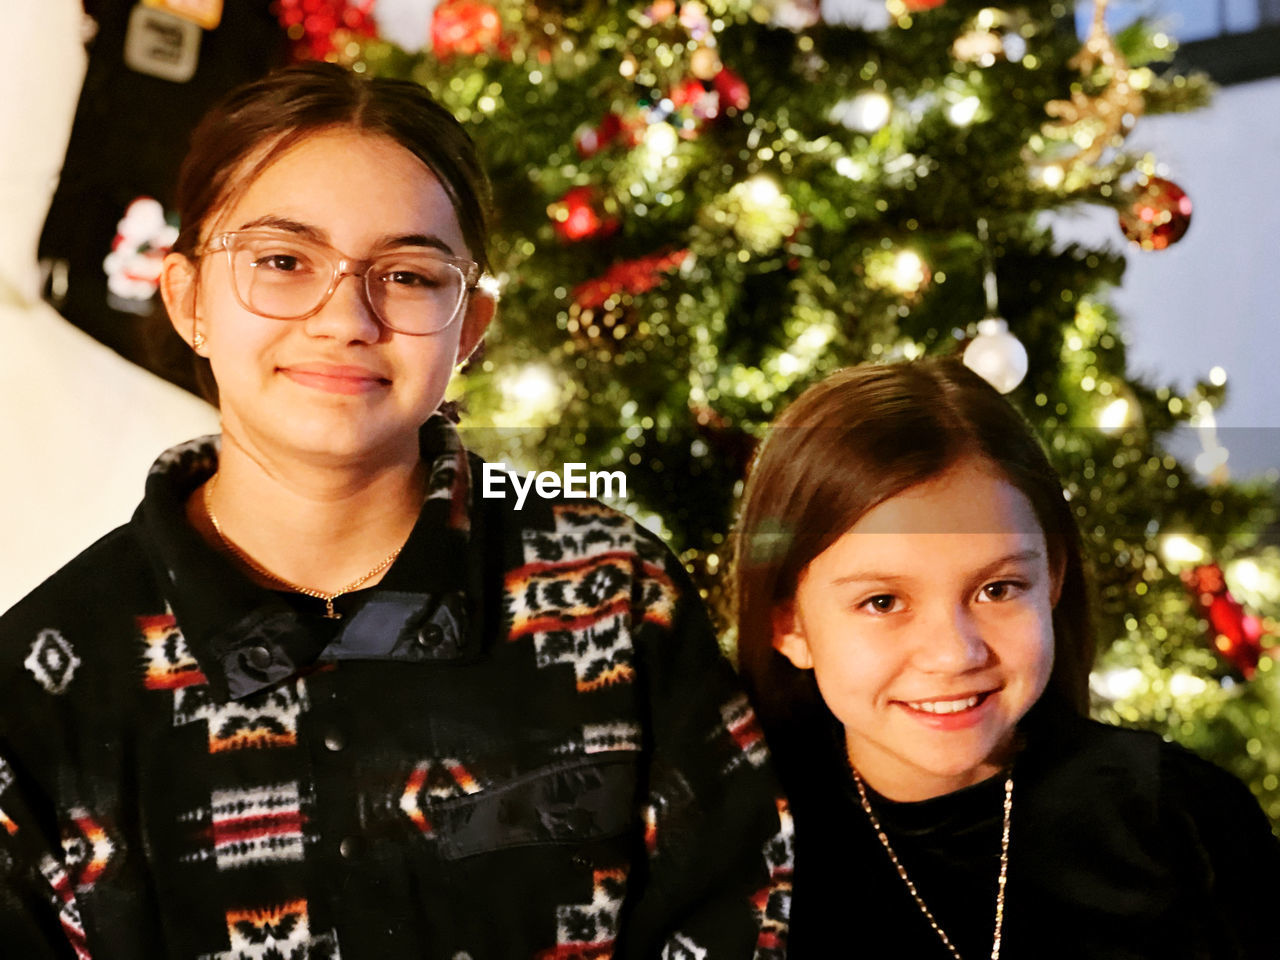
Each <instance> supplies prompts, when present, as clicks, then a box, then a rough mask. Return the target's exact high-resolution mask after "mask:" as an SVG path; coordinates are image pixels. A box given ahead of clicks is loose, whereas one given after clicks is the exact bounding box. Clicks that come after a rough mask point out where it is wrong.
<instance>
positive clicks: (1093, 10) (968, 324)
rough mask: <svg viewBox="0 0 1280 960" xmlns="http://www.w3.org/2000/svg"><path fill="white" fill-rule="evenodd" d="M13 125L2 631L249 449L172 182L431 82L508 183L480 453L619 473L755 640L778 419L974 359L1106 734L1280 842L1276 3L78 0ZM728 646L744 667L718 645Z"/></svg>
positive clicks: (473, 415)
mask: <svg viewBox="0 0 1280 960" xmlns="http://www.w3.org/2000/svg"><path fill="white" fill-rule="evenodd" d="M11 16H16V17H17V22H16V24H14V25H13V27H12V29H11V30H10V40H9V41H8V47H9V49H8V50H7V51H6V56H5V58H4V61H3V67H0V70H3V71H4V72H5V73H4V85H5V91H6V96H5V97H4V98H3V102H0V136H3V144H4V149H3V150H0V196H2V198H3V209H4V211H5V216H4V218H3V220H2V221H0V330H2V331H3V332H4V334H5V335H6V347H5V349H4V350H2V351H0V398H2V399H3V403H4V410H5V411H6V416H5V417H4V418H3V420H2V421H0V443H2V444H3V449H4V450H5V451H6V456H5V457H4V460H3V461H2V462H3V466H0V490H2V491H3V494H4V500H5V503H6V508H5V510H4V511H3V514H0V542H2V543H4V545H5V547H6V550H5V551H4V556H3V558H0V570H2V571H3V576H2V577H0V606H5V605H8V604H9V603H12V602H15V601H16V600H17V599H18V598H19V597H20V596H21V595H22V594H23V593H25V592H26V591H27V590H29V589H30V588H31V587H32V586H34V585H35V584H36V583H38V582H39V581H40V580H41V579H42V578H43V577H44V576H46V575H47V574H48V573H49V572H51V571H52V570H53V569H55V568H56V567H58V566H60V565H61V564H62V563H64V562H65V561H66V560H68V559H70V557H71V556H73V555H74V553H76V552H77V551H78V550H79V549H81V548H82V547H83V546H85V545H87V544H88V542H89V541H91V540H92V539H93V538H94V537H96V536H98V535H101V534H102V533H104V532H106V531H107V530H109V529H110V528H111V527H113V526H115V525H116V524H118V523H120V522H123V521H124V520H126V519H127V518H128V516H129V514H130V512H131V510H132V509H133V507H134V505H135V504H136V502H137V500H138V498H139V497H140V495H141V491H142V482H143V477H144V474H145V472H146V469H147V466H148V465H149V463H150V462H151V460H152V459H153V458H154V457H155V456H156V455H157V454H158V453H159V452H160V451H161V450H162V449H163V448H165V447H166V446H168V445H171V444H173V443H176V442H179V441H182V440H185V439H188V438H189V437H191V436H194V435H197V434H201V433H207V432H212V431H214V430H216V424H217V418H216V412H215V411H214V410H213V409H212V408H211V407H209V406H208V405H207V404H205V403H204V402H203V401H201V400H199V399H198V398H197V397H196V396H195V393H194V391H195V380H194V376H193V371H192V368H191V366H190V363H189V358H188V356H187V354H186V351H185V347H184V345H182V343H181V341H180V340H178V339H177V338H176V336H175V335H174V334H173V333H172V331H171V330H170V329H169V327H168V324H167V321H165V319H164V318H163V315H162V314H161V313H160V312H159V304H158V298H157V297H156V295H155V281H156V277H157V275H158V265H159V261H160V259H161V258H162V257H163V255H164V252H165V250H166V249H167V245H168V244H169V243H171V242H172V239H173V236H174V234H175V231H176V226H177V224H176V221H175V219H174V216H173V213H172V210H171V209H170V204H171V198H172V191H173V180H174V174H175V172H176V167H177V163H178V162H179V160H180V158H181V156H182V153H183V150H184V149H185V144H186V138H187V136H188V134H189V132H190V129H191V127H192V126H193V125H194V123H195V121H196V120H197V119H198V117H199V115H200V114H201V112H202V111H203V110H204V109H205V108H206V107H207V105H208V104H209V103H210V102H212V100H213V99H214V98H216V97H217V96H218V95H220V94H221V93H222V92H224V91H226V90H227V89H230V88H231V87H232V86H234V85H236V84H238V83H240V82H242V81H244V80H248V79H251V78H253V77H255V76H259V75H261V74H262V73H264V72H266V71H267V70H268V69H270V68H271V67H272V66H274V65H277V64H282V63H286V62H290V61H292V60H298V59H307V58H319V59H326V60H332V61H336V62H339V63H342V64H344V65H346V66H349V67H350V68H351V69H353V70H356V71H360V72H363V73H367V74H370V75H378V76H391V77H400V78H407V79H411V80H413V81H415V82H417V83H421V84H423V85H425V86H426V87H427V88H428V89H429V90H431V92H432V93H433V94H434V95H435V96H436V97H437V98H439V99H440V100H441V101H442V102H443V103H445V104H446V105H447V106H448V107H449V108H450V109H451V110H452V111H453V112H454V113H455V114H456V115H457V116H458V117H459V119H460V120H461V121H462V122H463V123H464V124H466V125H467V126H468V127H469V129H470V130H471V132H472V134H473V136H474V137H475V138H476V140H477V143H478V144H479V146H480V149H481V153H482V155H483V156H484V157H485V158H486V160H487V162H488V166H489V170H490V174H491V177H492V179H493V182H494V187H495V207H496V214H497V222H496V236H495V241H494V250H493V261H494V264H495V270H496V272H497V274H498V280H499V281H500V282H501V284H502V286H503V303H502V307H501V322H500V324H499V325H498V327H497V328H496V329H495V330H494V332H493V333H492V335H491V336H490V338H489V341H488V344H487V346H486V350H485V352H484V354H483V356H481V357H478V358H477V359H476V360H475V361H473V363H472V364H471V365H470V366H469V367H468V368H467V369H466V370H465V371H464V372H463V374H462V375H461V376H460V377H459V378H457V381H456V382H455V384H454V387H453V392H452V395H453V396H454V397H455V398H456V399H459V400H460V401H461V404H462V426H463V428H464V430H465V431H466V435H467V436H468V438H469V442H471V443H472V444H473V445H474V446H475V447H476V448H477V449H478V450H480V452H482V453H484V454H486V455H490V456H495V457H501V458H503V459H505V460H507V461H508V462H509V463H513V464H522V465H526V466H533V465H538V466H542V467H546V466H547V465H548V464H553V465H554V464H555V462H556V461H561V462H563V461H566V460H586V461H588V463H589V464H590V465H591V466H592V467H593V468H605V469H624V470H625V471H626V473H627V477H628V484H629V491H628V493H629V496H628V498H627V500H625V501H623V502H620V503H619V504H618V505H619V506H620V507H621V508H623V509H626V510H628V511H629V512H632V513H634V514H635V515H637V516H638V517H640V518H641V519H642V521H643V522H645V523H646V524H648V525H650V526H651V527H652V528H654V529H655V530H658V531H659V532H660V533H662V534H663V535H664V536H665V537H667V538H668V540H669V541H670V542H671V544H672V546H673V547H674V548H675V549H676V550H677V551H678V552H679V553H680V555H681V558H682V559H683V560H684V561H685V563H686V564H687V565H688V567H689V568H690V570H691V571H692V573H693V574H694V575H695V577H696V578H697V580H698V582H699V583H700V585H701V587H702V590H703V593H704V595H705V597H706V599H707V600H708V602H709V603H710V604H711V606H712V608H713V610H715V611H716V612H718V613H720V614H722V613H723V611H724V601H725V597H724V586H723V584H724V571H725V569H726V567H727V566H728V564H729V562H730V558H729V557H728V556H727V555H726V552H725V547H726V535H727V532H728V530H729V527H730V525H731V522H732V516H733V510H734V498H735V496H736V495H737V493H738V492H739V490H740V487H741V481H742V477H743V475H744V472H745V470H746V467H747V464H748V462H749V460H750V456H751V453H752V450H753V448H754V445H755V443H756V442H757V440H758V438H759V436H760V435H761V432H762V430H763V428H764V426H765V425H766V424H767V422H768V421H769V420H770V419H771V418H772V417H773V416H774V415H775V414H776V413H777V412H778V411H779V410H780V409H781V408H782V407H783V406H785V404H786V403H787V402H788V401H789V400H790V399H791V398H793V397H794V396H796V395H797V394H798V393H799V392H801V391H802V390H803V389H804V388H805V387H806V386H807V385H809V384H811V383H812V382H814V381H815V380H817V379H820V378H821V377H822V376H823V375H825V374H826V373H828V372H830V371H831V370H834V369H837V368H839V367H841V366H846V365H848V364H851V363H858V362H863V361H868V360H871V361H885V360H895V359H906V358H913V357H918V356H923V355H934V354H949V353H956V354H962V355H963V356H964V357H965V360H966V362H967V363H969V364H970V365H971V366H972V367H974V368H975V369H977V370H978V371H979V372H980V373H981V374H982V375H983V376H985V377H986V378H987V379H988V380H990V381H991V382H992V383H993V384H994V385H996V386H997V387H998V388H999V389H1001V390H1002V391H1004V392H1005V393H1007V395H1008V396H1009V398H1010V400H1011V401H1012V402H1013V403H1014V404H1015V405H1017V406H1018V407H1019V408H1020V409H1021V410H1022V411H1023V412H1024V414H1025V415H1026V416H1027V417H1028V419H1029V420H1030V421H1031V423H1032V424H1033V425H1034V426H1035V428H1036V429H1037V430H1038V431H1039V433H1040V435H1041V437H1042V439H1043V440H1044V443H1045V445H1046V448H1047V449H1048V450H1049V452H1050V455H1051V456H1052V457H1053V459H1054V461H1055V464H1056V465H1057V466H1058V468H1059V469H1060V471H1061V472H1062V473H1063V476H1064V478H1065V483H1066V487H1067V490H1068V493H1069V495H1070V498H1071V501H1072V503H1073V506H1074V508H1075V510H1076V512H1077V516H1078V519H1079V521H1080V523H1081V527H1082V530H1083V531H1084V533H1085V537H1086V543H1087V548H1088V551H1089V556H1090V560H1091V562H1092V565H1093V567H1094V569H1095V571H1096V572H1097V574H1098V581H1099V588H1098V596H1097V607H1098V613H1099V628H1100V648H1101V650H1102V654H1101V657H1100V660H1099V663H1098V667H1097V670H1096V672H1095V674H1094V678H1093V680H1094V684H1093V689H1094V695H1095V700H1094V708H1095V712H1096V713H1097V715H1098V716H1100V717H1103V718H1105V719H1109V720H1113V721H1121V722H1125V723H1130V724H1135V725H1141V726H1147V727H1151V728H1153V729H1157V730H1159V731H1161V732H1162V733H1164V734H1165V735H1166V736H1168V737H1171V738H1175V739H1178V740H1180V741H1182V742H1184V743H1186V744H1188V745H1190V746H1192V747H1193V748H1195V749H1197V750H1199V751H1201V752H1202V753H1204V754H1205V755H1207V756H1210V757H1211V758H1212V759H1214V760H1216V761H1217V762H1219V763H1221V764H1223V765H1224V766H1227V767H1228V768H1230V769H1232V770H1234V771H1235V772H1236V773H1238V774H1239V775H1240V776H1241V777H1242V778H1244V779H1245V780H1246V781H1247V782H1248V783H1249V784H1250V786H1251V788H1252V789H1253V790H1254V791H1255V793H1257V794H1258V796H1259V797H1260V799H1261V800H1262V801H1263V803H1264V806H1265V807H1266V808H1267V810H1268V812H1269V813H1270V814H1271V816H1272V817H1273V819H1276V820H1277V821H1280V736H1277V735H1276V733H1275V726H1276V723H1277V719H1280V671H1277V670H1276V669H1275V668H1274V667H1273V666H1272V664H1273V656H1272V655H1273V653H1274V651H1275V647H1274V644H1275V642H1276V641H1275V637H1276V635H1277V633H1278V632H1280V625H1277V622H1276V620H1275V619H1274V618H1276V617H1277V616H1280V550H1277V547H1276V541H1277V538H1276V537H1275V535H1274V532H1273V531H1274V523H1275V519H1276V507H1277V501H1276V486H1275V484H1276V478H1277V476H1280V473H1278V469H1280V444H1278V443H1276V441H1275V437H1276V436H1277V433H1276V427H1277V426H1280V412H1277V410H1276V405H1275V404H1274V403H1273V401H1272V393H1273V391H1272V388H1271V383H1272V380H1273V375H1272V369H1273V368H1274V366H1275V365H1276V359H1277V355H1278V354H1280V335H1277V333H1276V330H1277V324H1276V320H1277V310H1278V308H1277V303H1280V272H1277V271H1276V270H1274V269H1273V268H1272V264H1271V260H1272V259H1273V258H1274V255H1275V254H1274V251H1275V250H1276V249H1277V244H1276V242H1275V240H1274V239H1273V238H1272V236H1271V233H1272V231H1273V230H1274V229H1275V228H1274V226H1273V225H1274V224H1275V223H1277V222H1280V187H1277V183H1276V178H1277V174H1278V173H1280V169H1278V168H1277V161H1276V157H1277V156H1278V155H1280V129H1278V127H1277V124H1276V123H1275V119H1276V118H1277V117H1280V0H1112V2H1110V3H1109V4H1108V3H1100V4H1099V3H1094V2H1080V3H1076V4H1073V3H1068V2H1063V0H1024V2H1012V0H1010V2H992V0H984V2H974V0H828V2H823V3H818V2H811V0H687V2H675V0H656V2H641V3H603V2H597V0H559V2H556V0H541V2H537V3H514V2H506V0H494V2H491V3H485V2H480V0H442V2H438V3H437V2H433V0H84V2H83V4H82V3H81V2H80V0H45V2H43V3H41V4H40V5H39V7H38V9H37V6H36V5H34V4H27V5H24V8H23V9H19V10H17V11H11ZM724 643H725V646H726V649H727V650H728V651H729V652H730V653H732V647H733V637H732V635H731V633H730V632H729V631H727V630H726V631H725V633H724Z"/></svg>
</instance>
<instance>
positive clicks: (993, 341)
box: [964, 317, 1027, 393]
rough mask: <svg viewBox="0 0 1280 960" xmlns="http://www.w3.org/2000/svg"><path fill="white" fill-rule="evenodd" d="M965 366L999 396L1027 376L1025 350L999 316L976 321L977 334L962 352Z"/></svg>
mask: <svg viewBox="0 0 1280 960" xmlns="http://www.w3.org/2000/svg"><path fill="white" fill-rule="evenodd" d="M964 365H965V366H966V367H968V368H969V369H970V370H972V371H973V372H974V373H976V374H977V375H978V376H980V377H981V378H982V379H983V380H985V381H987V383H989V384H991V385H992V386H993V387H995V388H996V389H997V390H999V391H1000V392H1001V393H1008V392H1009V391H1010V390H1012V389H1013V388H1014V387H1016V386H1017V385H1018V384H1020V383H1021V382H1022V378H1023V377H1025V376H1026V375H1027V348H1026V347H1024V346H1023V345H1022V342H1021V341H1020V340H1019V339H1018V338H1017V337H1015V336H1014V335H1013V334H1012V333H1010V332H1009V325H1008V324H1007V323H1005V322H1004V321H1003V320H1001V319H1000V318H999V317H988V318H987V319H985V320H979V321H978V335H977V336H976V337H974V338H973V340H971V341H970V342H969V346H968V347H966V348H965V351H964Z"/></svg>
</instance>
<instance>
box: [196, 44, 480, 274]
mask: <svg viewBox="0 0 1280 960" xmlns="http://www.w3.org/2000/svg"><path fill="white" fill-rule="evenodd" d="M335 128H339V129H340V128H347V129H350V130H356V131H359V132H362V133H367V134H370V135H374V136H383V137H387V138H389V139H391V140H393V141H395V142H396V143H398V144H399V145H400V146H402V147H404V149H406V150H408V151H409V152H410V153H412V154H413V155H414V156H415V157H417V158H418V159H419V160H420V161H422V163H423V164H425V165H426V167H427V168H428V169H429V170H430V171H431V172H432V173H433V174H435V176H436V178H437V179H438V180H439V181H440V184H441V186H442V187H444V190H445V192H446V193H447V194H448V196H449V199H450V200H451V201H452V203H453V208H454V212H455V213H456V214H457V216H458V224H459V225H460V226H461V227H462V235H463V237H464V238H465V239H466V241H467V246H468V248H469V249H470V252H471V257H472V259H474V260H475V261H476V262H477V263H478V264H480V267H481V269H482V270H488V268H489V256H488V245H489V203H490V191H489V182H488V180H487V178H486V177H485V174H484V170H483V168H482V167H481V165H480V160H479V158H478V156H477V154H476V148H475V144H474V143H473V142H472V140H471V137H470V136H469V135H468V134H467V132H466V130H465V129H464V128H463V126H462V124H460V123H459V122H458V121H457V120H456V119H455V118H454V116H453V114H451V113H449V111H448V110H446V109H445V108H444V107H442V106H441V105H440V104H438V103H437V102H436V101H435V100H434V99H432V97H431V95H430V94H429V93H428V92H427V91H426V89H425V88H423V87H422V86H421V85H419V84H417V83H414V82H412V81H409V80H392V79H387V78H381V77H376V78H371V77H366V76H361V75H360V74H357V73H354V72H352V71H351V70H348V69H346V68H344V67H339V66H337V65H336V64H332V63H304V64H298V65H295V66H291V67H284V68H281V69H279V70H274V71H272V72H271V73H269V74H267V75H266V76H265V77H263V78H261V79H259V80H254V81H252V82H250V83H247V84H244V85H243V86H240V87H237V88H236V89H234V90H232V91H231V92H230V93H228V94H227V95H226V96H224V97H223V98H222V99H221V100H219V101H218V102H217V103H216V104H214V106H213V107H212V108H211V109H210V110H209V112H208V113H207V114H205V116H204V118H203V119H202V120H201V121H200V123H199V125H198V126H197V127H196V129H195V131H194V132H193V133H192V135H191V146H190V148H189V149H188V151H187V156H186V159H185V160H184V161H183V163H182V167H181V169H180V171H179V174H178V186H177V191H176V201H175V205H176V207H177V212H178V216H179V221H180V223H181V232H180V233H179V235H178V239H177V241H176V242H175V243H174V246H173V248H174V250H176V251H177V252H178V253H182V254H185V255H186V256H188V257H190V256H193V255H194V254H195V252H196V251H197V249H198V248H199V246H200V244H201V243H203V242H204V241H205V240H207V239H208V237H207V236H205V233H206V230H207V227H208V225H209V223H210V221H212V220H215V219H216V218H217V216H218V214H219V213H221V212H222V211H223V210H225V209H227V208H229V207H230V206H231V205H232V204H234V203H235V201H236V199H237V198H238V197H239V196H240V194H241V193H243V192H244V191H245V190H247V189H248V187H249V186H250V185H251V184H252V183H253V181H254V180H255V179H257V177H258V175H259V174H260V173H262V171H264V170H265V169H266V168H267V167H268V166H270V165H271V163H272V162H273V161H274V160H275V159H276V158H278V157H279V156H280V155H281V154H282V153H283V152H284V151H286V150H288V149H289V148H290V147H291V146H293V145H294V144H296V143H299V142H300V141H302V140H304V139H306V137H307V136H309V135H311V134H314V133H318V132H321V131H324V130H330V129H335ZM334 189H335V190H340V189H342V185H341V184H334Z"/></svg>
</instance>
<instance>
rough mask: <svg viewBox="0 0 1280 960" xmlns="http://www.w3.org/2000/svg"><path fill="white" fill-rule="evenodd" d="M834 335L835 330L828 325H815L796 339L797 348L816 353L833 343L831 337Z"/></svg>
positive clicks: (806, 329)
mask: <svg viewBox="0 0 1280 960" xmlns="http://www.w3.org/2000/svg"><path fill="white" fill-rule="evenodd" d="M834 334H835V329H834V328H832V327H830V326H828V325H826V324H821V323H815V324H813V325H812V326H810V327H806V328H805V331H804V333H802V334H800V336H798V337H796V346H799V347H803V348H804V349H805V350H808V351H810V352H813V353H816V352H817V351H819V350H821V349H822V348H823V347H825V346H826V345H827V344H828V343H830V342H831V337H832V336H833V335H834Z"/></svg>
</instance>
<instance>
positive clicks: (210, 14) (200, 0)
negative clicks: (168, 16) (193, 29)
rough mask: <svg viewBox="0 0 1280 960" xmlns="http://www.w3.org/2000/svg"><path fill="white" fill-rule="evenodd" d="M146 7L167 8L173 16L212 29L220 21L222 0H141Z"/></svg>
mask: <svg viewBox="0 0 1280 960" xmlns="http://www.w3.org/2000/svg"><path fill="white" fill-rule="evenodd" d="M142 2H143V3H144V4H146V5H147V6H148V7H154V8H155V9H157V10H168V11H169V12H170V13H172V14H173V15H174V16H175V17H181V18H182V19H183V20H190V21H191V22H192V23H194V24H198V25H199V26H201V27H204V28H205V29H206V30H212V29H213V28H214V27H216V26H217V25H218V24H219V23H221V22H222V0H142Z"/></svg>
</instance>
